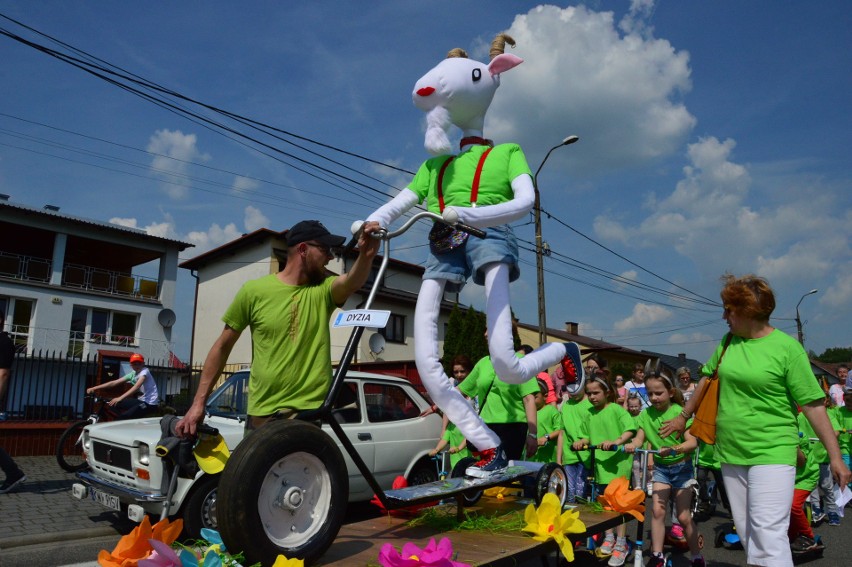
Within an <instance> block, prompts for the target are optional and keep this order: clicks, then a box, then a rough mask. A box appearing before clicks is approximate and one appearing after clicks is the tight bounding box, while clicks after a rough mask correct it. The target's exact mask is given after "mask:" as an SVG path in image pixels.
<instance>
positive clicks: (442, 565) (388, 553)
mask: <svg viewBox="0 0 852 567" xmlns="http://www.w3.org/2000/svg"><path fill="white" fill-rule="evenodd" d="M452 558H453V544H452V542H450V540H449V539H447V538H442V539H441V541H440V543H438V544H437V545H435V539H434V538H432V539H430V540H429V543H428V544H426V547H424V548H423V549H420V548H419V547H417V546H416V545H414V544H413V543H411V542H408V543H406V544H405V545H403V546H402V553H400V552H398V551H397V550H396V548H395V547H394V546H393V545H391V544H389V543H386V544H384V545H383V546H382V549H381V551H380V552H379V564H380V565H381V566H382V567H470V565H468V564H467V563H460V562H458V561H453V559H452Z"/></svg>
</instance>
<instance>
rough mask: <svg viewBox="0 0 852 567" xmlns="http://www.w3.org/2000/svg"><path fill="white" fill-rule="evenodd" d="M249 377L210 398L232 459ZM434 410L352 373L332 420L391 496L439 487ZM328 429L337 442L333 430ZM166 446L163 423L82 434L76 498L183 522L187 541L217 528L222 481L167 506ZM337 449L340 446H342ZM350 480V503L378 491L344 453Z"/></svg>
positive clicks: (190, 488)
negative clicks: (402, 486)
mask: <svg viewBox="0 0 852 567" xmlns="http://www.w3.org/2000/svg"><path fill="white" fill-rule="evenodd" d="M248 376H249V373H248V371H241V372H237V373H236V374H234V375H232V376H231V377H230V378H228V379H227V380H226V381H225V382H224V383H223V384H222V386H220V387H219V388H218V389H217V390H216V391H215V392H213V394H212V395H211V396H210V398H209V400H208V402H207V418H206V419H205V424H207V425H209V426H211V427H214V428H216V429H218V430H219V433H220V434H221V435H222V436H223V438H224V439H225V443H226V444H227V446H228V448H229V450H230V451H233V450H234V448H235V447H236V446H237V444H238V443H239V442H240V441H241V440H242V438H243V433H244V425H245V419H246V403H247V390H248ZM428 407H429V402H427V401H426V400H425V399H424V398H423V396H421V395H420V394H419V393H418V392H417V390H415V389H414V387H413V386H412V385H411V383H409V382H408V381H406V380H404V379H402V378H394V377H389V376H384V375H380V374H368V373H364V372H354V371H352V372H349V374H348V376H347V378H346V381H345V382H344V386H343V388H342V391H341V394H340V395H339V396H338V400H337V403H335V404H334V408H335V409H334V410H333V415H334V417H335V419H336V420H337V421H338V422H339V423H341V424H342V427H343V430H344V432H345V433H346V436H347V437H348V438H349V440H351V442H352V443H353V445H354V446H355V448H356V449H357V451H358V453H359V455H360V456H361V458H362V459H363V460H364V462H365V463H366V464H367V466H369V467H370V468H371V470H372V472H373V475H374V476H375V477H376V480H377V481H378V482H379V484H380V485H381V486H382V488H384V489H389V488H391V485H392V483H393V481H394V479H395V478H396V477H397V476H400V475H402V476H405V477H406V479H407V480H408V483H409V484H411V485H413V484H422V483H425V482H430V481H434V480H438V468H439V467H438V466H437V465H436V463H435V461H434V460H433V459H432V458H430V457H429V451H430V450H431V449H433V448H434V447H435V445H436V444H437V443H438V438H439V437H440V433H441V418H440V417H439V416H438V415H436V414H430V415H428V416H425V417H421V415H420V414H421V413H423V411H425V410H426V409H427V408H428ZM323 429H324V430H325V431H326V432H327V433H329V434H330V436H331V437H332V438H333V439H334V438H335V437H334V434H333V433H331V428H330V427H328V425H324V426H323ZM160 438H161V430H160V418H145V419H137V420H128V421H113V422H108V423H97V424H95V425H89V426H87V427H86V428H85V430H84V433H83V447H84V452H85V455H86V461H87V463H88V468H87V469H85V470H83V471H81V472H79V473H77V477H78V479H79V480H80V482H78V483H75V484H74V486H73V488H72V491H73V495H74V496H75V497H76V498H80V499H83V498H91V499H92V500H94V501H95V502H97V503H98V504H101V505H103V506H105V507H107V508H110V509H112V510H115V511H116V512H119V513H126V514H127V516H128V517H129V518H130V519H131V520H133V521H136V522H139V521H141V520H142V518H143V517H144V515H145V514H149V515H150V516H151V518H152V521H156V520H157V519H159V518H160V517H161V515H162V514H163V510H164V509H165V508H166V506H168V508H167V509H168V513H167V516H169V517H172V518H175V517H180V518H183V520H184V530H185V534H186V535H187V536H188V537H192V538H197V537H199V534H200V530H201V528H214V529H215V528H216V526H217V523H216V488H217V485H218V482H219V476H220V475H219V474H205V473H204V472H201V471H199V472H198V474H197V475H196V476H195V478H192V479H188V478H181V477H178V480H177V484H176V486H175V488H174V492H173V496H172V498H171V500H170V502H169V503H168V505H167V504H166V500H167V494H168V489H169V478H167V477H168V476H169V475H167V474H165V473H164V467H163V461H162V459H160V457H158V456H157V455H156V454H155V451H154V449H155V447H156V446H157V442H158V441H159V440H160ZM338 445H340V443H339V442H338ZM341 452H342V453H343V455H344V458H345V460H346V465H347V469H348V472H349V501H350V502H358V501H363V500H369V499H370V498H372V496H373V491H372V490H371V489H370V487H369V486H368V484H367V482H366V480H364V478H363V476H361V474H360V473H359V471H358V469H357V467H356V466H355V464H354V463H353V462H352V460H351V459H350V458H349V456H348V455H347V454H346V452H345V451H344V450H343V449H342V447H341Z"/></svg>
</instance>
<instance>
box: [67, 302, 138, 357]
mask: <svg viewBox="0 0 852 567" xmlns="http://www.w3.org/2000/svg"><path fill="white" fill-rule="evenodd" d="M138 320H139V314H138V313H122V312H120V311H108V310H106V309H94V308H89V307H83V306H80V305H75V306H74V310H73V312H72V313H71V327H70V329H69V331H70V332H69V336H68V354H69V356H82V354H83V345H82V343H83V342H84V341H85V340H86V338H87V337H88V340H89V341H90V342H93V343H98V344H113V345H121V346H135V345H136V324H137V321H138Z"/></svg>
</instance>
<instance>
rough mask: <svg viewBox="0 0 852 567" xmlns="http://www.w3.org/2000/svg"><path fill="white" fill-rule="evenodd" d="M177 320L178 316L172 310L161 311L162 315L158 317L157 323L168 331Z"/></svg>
mask: <svg viewBox="0 0 852 567" xmlns="http://www.w3.org/2000/svg"><path fill="white" fill-rule="evenodd" d="M175 319H177V315H175V312H174V311H172V310H171V309H168V308H166V309H161V310H160V313H159V314H158V315H157V321H159V322H160V325H162V326H163V327H164V328H166V329H168V328H169V327H171V326H172V325H174V324H175Z"/></svg>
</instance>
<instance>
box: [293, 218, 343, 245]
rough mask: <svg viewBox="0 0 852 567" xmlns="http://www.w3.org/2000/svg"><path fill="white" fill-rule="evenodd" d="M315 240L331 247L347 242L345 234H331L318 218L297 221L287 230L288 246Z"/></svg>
mask: <svg viewBox="0 0 852 567" xmlns="http://www.w3.org/2000/svg"><path fill="white" fill-rule="evenodd" d="M309 240H313V241H315V242H319V243H320V244H325V245H326V246H328V247H329V248H339V247H340V246H343V243H344V242H346V237H345V236H336V235H334V234H331V233H330V232H329V231H328V229H327V228H326V227H325V226H323V224H322V223H321V222H320V221H317V220H304V221H301V222H297V223H296V224H294V225H293V228H291V229H290V230H288V231H287V246H295V245H296V244H301V243H302V242H307V241H309Z"/></svg>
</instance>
